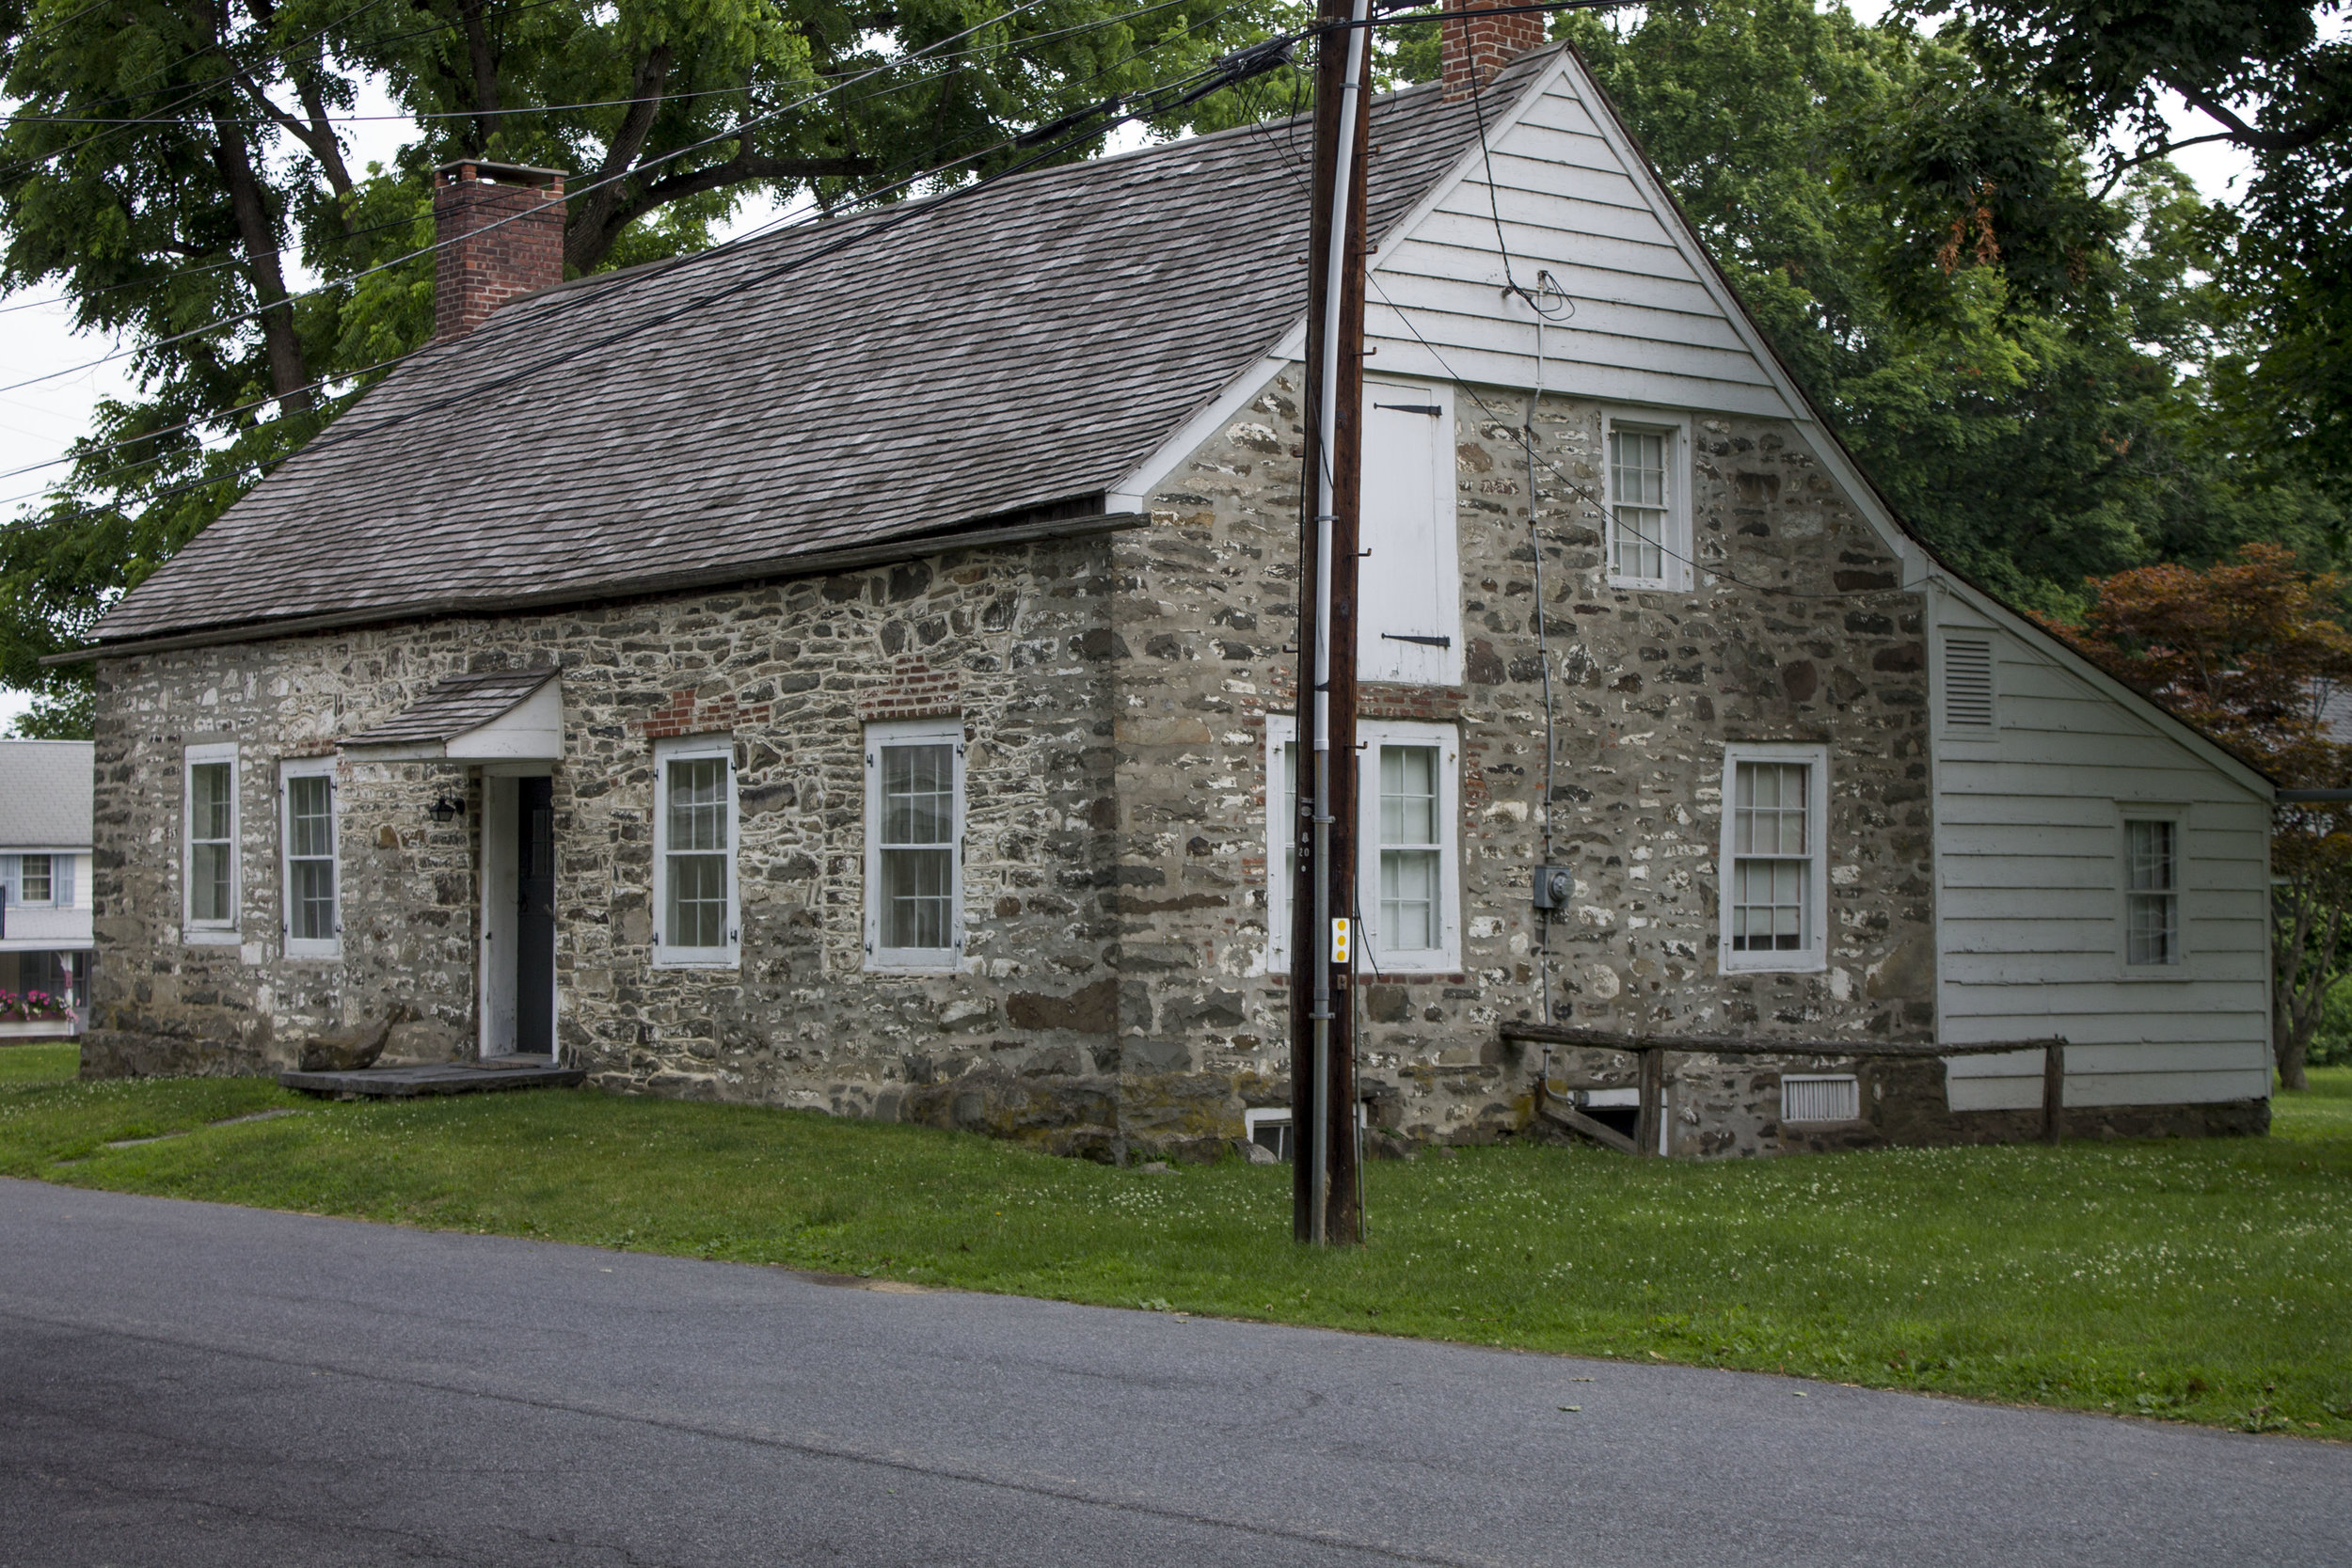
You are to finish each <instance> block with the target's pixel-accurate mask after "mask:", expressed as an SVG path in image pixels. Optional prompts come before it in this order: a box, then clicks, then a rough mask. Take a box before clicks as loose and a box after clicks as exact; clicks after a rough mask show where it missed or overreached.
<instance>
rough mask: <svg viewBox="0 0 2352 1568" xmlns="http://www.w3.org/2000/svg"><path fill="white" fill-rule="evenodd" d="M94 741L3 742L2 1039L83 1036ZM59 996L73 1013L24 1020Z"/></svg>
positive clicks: (0, 862) (0, 759)
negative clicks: (35, 1001)
mask: <svg viewBox="0 0 2352 1568" xmlns="http://www.w3.org/2000/svg"><path fill="white" fill-rule="evenodd" d="M90 751H91V748H90V743H89V742H88V741H87V740H0V993H5V995H6V998H7V999H8V1001H6V1002H0V1039H11V1038H24V1037H41V1036H53V1035H78V1034H80V1033H81V1032H82V1021H83V1018H84V1016H85V1004H86V1002H87V994H88V977H89V962H90V945H91V944H90ZM31 996H40V997H48V998H55V999H56V1001H57V1002H58V1003H59V1004H61V1005H62V1006H64V1007H65V1008H67V1009H69V1014H70V1016H67V1017H64V1018H58V1019H40V1018H35V1019H30V1020H27V1019H23V1018H16V1017H12V1016H10V1014H11V1012H12V1011H13V1012H22V1011H23V1010H24V1008H23V1007H22V1006H16V1007H13V1008H12V1007H11V1006H9V1003H12V1002H19V1001H21V1000H22V999H24V998H27V997H31Z"/></svg>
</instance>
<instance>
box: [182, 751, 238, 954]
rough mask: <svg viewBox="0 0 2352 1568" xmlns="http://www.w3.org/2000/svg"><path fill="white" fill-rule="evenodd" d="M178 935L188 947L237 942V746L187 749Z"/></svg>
mask: <svg viewBox="0 0 2352 1568" xmlns="http://www.w3.org/2000/svg"><path fill="white" fill-rule="evenodd" d="M181 801H182V810H181V818H182V833H183V838H182V845H181V848H182V855H181V865H182V868H183V875H182V881H183V884H184V886H183V899H182V904H183V908H182V911H181V919H182V922H183V926H182V934H183V936H184V937H185V938H186V940H188V941H190V942H235V941H236V940H237V746H236V742H234V741H219V742H215V743H213V744H209V745H203V746H191V747H189V748H188V750H187V758H186V780H185V784H184V786H183V790H182V794H181Z"/></svg>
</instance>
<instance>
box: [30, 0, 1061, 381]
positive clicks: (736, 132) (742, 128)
mask: <svg viewBox="0 0 2352 1568" xmlns="http://www.w3.org/2000/svg"><path fill="white" fill-rule="evenodd" d="M1043 4H1045V0H1019V3H1018V4H1017V5H1015V6H1014V7H1013V8H1012V9H1011V10H1009V11H1007V12H1005V13H1004V14H1003V15H1001V16H993V17H990V18H989V19H988V20H987V21H985V22H979V23H976V24H973V25H972V26H969V27H966V28H965V29H963V31H962V32H960V33H951V34H949V35H948V36H947V37H946V39H943V40H939V41H940V42H942V43H952V42H954V41H955V40H958V39H962V38H969V37H970V36H971V35H972V34H974V33H977V32H978V31H980V30H981V29H982V28H983V27H991V26H994V25H996V24H998V23H1001V22H1004V21H1007V20H1009V18H1011V17H1014V16H1018V15H1020V14H1021V13H1022V12H1024V11H1028V10H1034V9H1036V8H1038V7H1039V6H1041V5H1043ZM931 47H935V46H931V45H927V46H926V47H925V48H924V49H921V50H917V51H915V52H914V54H913V55H901V56H899V57H898V59H895V60H889V61H884V62H883V63H882V64H880V65H876V66H874V67H872V68H870V69H868V70H866V71H863V72H861V73H859V74H858V75H856V76H853V77H850V78H849V79H848V80H846V81H843V82H838V83H835V84H834V85H833V86H831V87H824V88H822V89H820V90H818V91H817V92H813V93H810V94H808V95H807V96H806V97H804V98H801V99H797V100H795V101H794V102H792V103H786V104H783V105H780V106H779V107H777V108H774V109H771V110H769V111H767V112H766V113H765V114H760V115H755V116H754V117H753V118H752V119H748V120H745V121H743V122H742V123H741V124H740V125H738V126H735V127H733V128H732V129H730V130H727V131H723V132H721V133H719V134H718V135H710V136H705V137H704V138H702V140H700V141H696V142H689V143H688V144H687V145H686V146H684V147H681V148H677V149H675V150H672V151H669V152H664V153H662V154H660V156H659V157H655V158H649V159H647V160H645V161H644V162H643V163H640V164H636V165H632V166H630V167H628V168H626V169H623V170H621V171H620V172H618V173H616V174H610V175H607V176H605V177H604V178H603V179H600V180H592V181H590V182H588V183H587V184H585V185H581V186H580V187H579V188H578V189H576V190H571V191H567V192H566V193H565V194H564V196H561V197H557V198H553V199H552V200H548V201H542V202H539V203H537V204H536V205H533V206H530V207H521V208H517V209H516V211H514V212H512V213H509V214H506V215H505V216H504V217H501V218H497V219H495V220H493V221H491V222H489V223H485V224H484V225H482V226H481V227H480V228H479V229H476V230H472V231H471V232H469V233H468V234H467V235H465V236H464V238H466V239H467V240H468V241H471V240H474V239H478V238H479V237H480V236H482V235H484V234H486V233H488V232H489V231H490V230H494V229H502V228H504V227H505V226H506V225H508V224H510V223H515V222H517V221H519V220H521V219H523V218H527V217H532V216H534V215H536V214H540V213H544V212H547V211H548V209H550V208H553V207H556V206H559V205H561V204H563V203H564V202H566V201H568V200H570V199H571V198H573V197H580V196H586V195H587V194H588V193H589V192H591V191H596V190H601V189H603V188H604V187H605V186H607V185H612V184H617V183H618V182H621V181H624V180H629V179H634V178H637V177H639V176H641V175H643V174H644V172H645V171H646V170H648V169H653V168H659V167H660V166H662V165H664V164H668V163H673V162H675V161H676V160H677V159H679V158H683V157H685V156H686V155H687V154H688V153H691V152H698V151H700V150H703V149H704V148H707V147H712V146H715V145H717V144H718V143H720V142H725V141H740V140H742V139H743V137H744V136H745V135H748V134H749V133H750V132H752V131H753V130H755V129H756V128H758V127H759V126H760V125H762V124H765V123H767V122H768V121H770V120H772V119H776V118H777V117H779V116H781V115H785V114H788V113H790V112H791V111H792V110H794V109H798V108H804V107H806V106H807V105H808V104H811V103H818V102H819V101H820V100H823V99H826V98H830V97H832V96H833V95H834V93H836V92H839V91H842V90H843V89H845V88H847V87H853V86H855V85H856V84H858V83H859V82H863V81H865V80H866V79H868V78H870V77H873V76H878V75H880V74H881V73H882V72H883V71H889V70H892V69H894V68H896V67H898V66H900V65H905V64H907V63H909V62H910V61H912V60H916V59H920V58H922V57H924V55H926V54H927V53H928V52H929V50H930V48H931ZM456 243H457V237H456V236H452V237H451V238H449V239H446V240H436V241H435V242H434V243H433V244H431V245H425V246H422V247H421V248H419V249H416V250H411V251H407V252H405V253H403V254H402V255H399V256H394V257H392V258H390V259H389V260H388V261H379V262H377V263H376V264H375V265H373V266H372V267H366V268H363V269H361V270H360V271H358V272H356V273H352V274H350V275H349V276H348V277H339V278H337V279H335V280H334V281H333V282H331V283H322V284H319V285H318V286H317V287H315V288H310V289H303V290H300V291H298V292H296V293H288V294H283V295H280V296H279V297H278V298H277V299H274V300H272V301H270V302H269V303H268V304H266V305H259V306H256V307H254V308H253V309H250V310H243V311H240V312H238V313H237V314H236V315H233V316H224V317H222V318H220V319H219V320H216V321H212V322H207V323H205V324H204V325H201V326H192V327H190V328H188V329H187V330H186V331H184V332H175V333H173V334H171V335H170V336H168V337H165V338H158V339H156V340H154V341H151V342H145V343H141V344H139V345H138V346H137V347H135V348H128V349H119V350H117V351H116V352H114V353H112V354H108V355H103V356H100V357H99V358H96V359H92V360H90V361H88V362H87V363H86V364H80V365H70V366H67V367H66V368H65V369H63V370H56V371H49V372H44V373H42V374H40V375H36V376H29V377H27V378H26V379H24V380H23V381H14V382H10V383H8V385H6V386H0V392H13V391H18V390H21V389H22V388H26V387H36V386H39V385H40V383H42V382H44V381H54V380H56V379H57V378H58V377H59V376H66V375H77V374H79V373H81V372H84V371H90V370H96V369H97V368H98V367H99V366H101V365H106V364H112V363H113V362H114V361H115V360H117V359H121V358H125V357H128V356H132V355H137V354H146V353H151V352H152V351H154V350H156V349H160V348H168V347H170V346H171V345H172V344H174V343H179V342H185V341H187V340H189V339H191V338H199V337H202V336H203V335H205V334H206V333H209V332H217V331H219V330H220V329H222V328H223V327H229V326H235V325H239V324H241V323H244V322H248V321H251V320H253V319H254V318H255V317H257V316H262V315H266V314H268V313H269V312H270V311H272V310H276V309H281V308H285V307H291V306H292V305H294V303H295V302H296V301H299V300H304V299H310V298H312V297H314V296H316V295H319V294H323V293H330V292H332V291H334V290H337V289H342V288H348V287H350V286H351V285H352V284H354V283H357V282H358V281H359V280H360V279H361V278H364V277H373V276H375V275H376V274H377V273H380V272H388V271H389V270H390V269H391V268H393V267H397V266H401V265H403V264H405V263H406V262H409V261H415V260H416V259H417V258H418V257H420V256H429V255H433V254H435V253H437V252H438V251H440V250H443V249H445V248H447V247H448V246H450V245H455V244H456Z"/></svg>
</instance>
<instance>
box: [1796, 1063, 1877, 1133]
mask: <svg viewBox="0 0 2352 1568" xmlns="http://www.w3.org/2000/svg"><path fill="white" fill-rule="evenodd" d="M1861 1118H1862V1084H1861V1081H1860V1080H1859V1079H1857V1078H1855V1077H1854V1076H1853V1075H1852V1074H1851V1073H1832V1074H1828V1075H1824V1076H1811V1075H1807V1076H1804V1077H1799V1076H1797V1075H1796V1074H1794V1073H1783V1074H1782V1075H1781V1080H1780V1119H1781V1120H1782V1121H1783V1122H1801V1121H1859V1120H1860V1119H1861Z"/></svg>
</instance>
